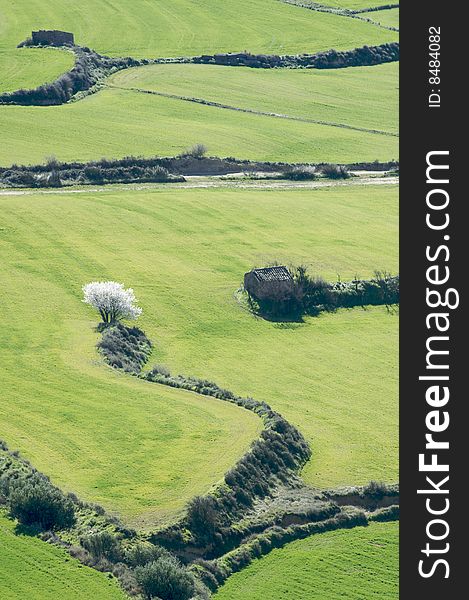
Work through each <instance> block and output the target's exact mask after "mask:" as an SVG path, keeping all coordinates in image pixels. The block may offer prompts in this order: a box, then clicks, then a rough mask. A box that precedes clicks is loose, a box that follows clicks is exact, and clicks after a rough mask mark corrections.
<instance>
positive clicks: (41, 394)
mask: <svg viewBox="0 0 469 600" xmlns="http://www.w3.org/2000/svg"><path fill="white" fill-rule="evenodd" d="M0 205H1V206H0V208H1V212H2V229H1V230H0V255H1V260H0V265H2V266H1V267H0V269H1V273H2V281H3V282H4V283H3V286H2V291H1V296H2V299H1V301H2V306H3V315H4V323H5V326H4V327H3V329H2V333H1V336H0V337H1V344H0V347H1V349H2V350H1V359H0V360H1V362H2V365H3V368H2V379H3V382H2V384H1V385H2V389H4V390H6V392H5V394H4V398H3V402H2V404H1V407H0V428H1V429H2V431H3V432H4V433H3V435H4V437H5V438H6V440H7V442H8V443H9V444H10V446H11V447H12V448H19V449H20V450H21V451H22V452H23V453H24V454H25V456H26V457H27V458H29V459H31V461H32V462H33V464H34V465H35V466H36V467H38V468H39V469H41V470H43V471H45V472H46V473H48V474H50V475H51V476H52V478H53V480H54V481H55V482H56V483H58V484H60V485H62V486H63V487H64V488H66V489H72V490H74V491H76V492H78V493H79V494H80V495H82V496H84V497H85V498H89V499H94V500H97V501H100V502H102V503H103V504H104V505H105V506H108V507H110V508H112V509H114V510H118V511H120V512H121V513H123V514H124V515H126V516H127V517H128V518H129V519H134V520H136V519H137V517H138V516H140V522H141V523H146V522H150V521H151V520H152V519H154V520H158V519H160V520H161V519H163V518H165V517H169V516H171V515H174V514H176V513H177V512H178V510H180V509H181V507H182V505H183V504H184V502H185V501H186V500H187V499H188V498H189V497H191V496H193V495H194V494H196V493H200V492H202V491H204V490H206V489H207V487H208V486H209V484H210V483H214V482H216V481H217V479H219V478H220V476H221V475H222V473H223V472H224V471H226V470H227V468H228V467H229V466H230V465H231V464H233V462H234V460H235V459H236V457H237V456H239V455H240V454H241V452H242V451H243V450H244V449H245V448H246V446H247V444H248V442H249V440H250V439H253V438H254V437H255V435H256V432H257V431H258V427H259V425H260V422H259V420H258V419H256V418H255V417H254V416H252V415H251V414H250V413H248V412H244V411H242V410H240V409H238V408H237V407H233V406H231V405H227V404H224V403H223V402H220V401H218V400H209V399H200V398H198V397H197V396H195V395H193V394H190V393H185V392H181V391H177V390H171V389H167V388H164V387H159V386H156V385H154V384H146V383H144V382H141V381H137V380H135V379H132V378H130V377H128V376H121V375H119V374H117V373H114V372H112V371H111V370H109V369H106V368H105V367H103V366H101V365H100V364H98V361H97V356H96V354H95V351H94V343H95V341H96V339H97V335H96V334H95V333H94V332H93V329H92V326H93V319H94V315H93V314H92V313H91V312H90V310H89V308H88V307H86V306H85V305H84V304H82V303H81V301H80V300H81V291H80V288H81V286H82V285H83V284H84V283H86V282H87V281H90V280H93V279H96V278H105V279H116V280H118V281H123V282H124V283H125V284H127V285H131V286H133V287H134V288H135V290H136V293H137V297H138V298H139V299H140V302H141V305H142V307H143V308H144V316H143V318H142V319H141V326H142V327H143V328H144V329H145V330H146V331H147V332H148V334H149V335H150V336H151V337H152V339H153V340H154V341H155V342H156V347H155V349H154V356H153V359H152V360H153V361H154V362H162V363H165V364H166V365H168V366H169V367H170V369H171V370H172V371H173V372H181V373H184V374H188V375H196V376H200V377H206V378H210V379H213V380H215V381H216V382H218V383H219V384H220V385H222V386H225V387H228V388H230V389H232V390H233V391H235V392H237V393H241V394H252V395H253V396H254V397H255V398H258V399H263V400H266V401H268V402H270V403H271V404H272V405H273V406H274V407H275V408H277V409H278V410H280V411H281V412H282V413H283V414H284V415H285V416H286V417H287V418H288V419H290V420H291V421H292V422H293V423H295V424H296V425H298V426H299V427H300V428H301V429H302V431H303V432H304V433H305V435H306V436H307V437H308V439H309V440H310V441H311V443H312V446H313V450H314V453H313V459H312V461H311V463H309V464H308V465H307V467H306V469H305V477H306V479H307V481H308V482H310V483H312V484H314V485H318V486H333V485H338V484H343V483H353V484H358V483H364V482H366V481H368V480H369V479H372V478H374V479H384V480H387V481H393V480H395V479H396V476H397V317H396V315H394V314H388V313H387V312H386V310H385V309H384V308H377V309H373V310H366V311H364V310H361V309H357V310H351V311H340V312H338V313H336V314H328V315H323V316H321V317H320V318H311V319H308V320H307V321H306V322H305V323H303V324H285V325H282V324H274V323H268V322H266V321H263V320H257V319H255V318H253V317H252V316H251V315H250V314H249V313H247V312H245V311H244V310H243V309H242V308H241V306H240V305H239V304H238V303H237V301H236V300H235V298H234V292H235V290H236V289H237V287H238V286H239V283H240V281H241V280H242V276H243V273H244V272H245V271H246V270H248V269H250V268H251V267H252V266H253V265H255V264H257V265H262V264H265V262H267V261H271V260H279V261H282V262H287V263H288V262H295V263H310V264H312V265H313V269H314V271H315V272H317V273H320V274H322V275H324V276H325V277H327V278H332V279H334V278H335V277H336V274H337V273H340V274H341V276H342V278H344V279H347V278H351V277H353V276H354V275H355V274H359V275H361V276H363V277H367V276H369V275H371V274H372V272H373V270H374V269H375V268H386V269H389V270H393V271H394V272H395V271H396V269H397V189H396V188H395V187H392V186H376V187H370V186H368V187H353V188H352V187H350V188H347V187H342V188H340V187H339V188H331V189H322V190H298V191H263V190H260V191H246V190H237V191H234V190H230V189H223V190H221V189H211V190H205V189H202V190H177V189H173V190H170V189H168V190H163V191H141V192H135V191H134V192H126V191H113V190H111V189H109V190H108V191H103V192H101V193H84V194H81V193H80V194H74V193H72V192H70V193H64V194H58V195H53V194H52V195H51V194H40V193H37V194H33V195H30V196H17V197H14V196H3V197H0ZM364 224H366V227H365V226H364ZM272 232H275V234H274V235H272ZM286 349H288V351H286ZM279 356H282V361H281V366H279V364H278V360H279V359H278V357H279ZM274 374H275V375H274ZM273 375H274V376H273ZM90 416H92V418H90ZM222 448H223V451H222V450H221V449H222ZM377 448H379V452H377Z"/></svg>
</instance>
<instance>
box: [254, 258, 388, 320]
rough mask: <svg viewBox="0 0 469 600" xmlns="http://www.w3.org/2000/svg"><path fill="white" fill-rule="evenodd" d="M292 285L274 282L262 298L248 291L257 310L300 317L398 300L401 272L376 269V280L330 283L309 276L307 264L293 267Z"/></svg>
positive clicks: (270, 315) (265, 314)
mask: <svg viewBox="0 0 469 600" xmlns="http://www.w3.org/2000/svg"><path fill="white" fill-rule="evenodd" d="M290 274H291V276H292V283H291V286H290V287H288V288H287V287H280V286H277V285H276V284H275V283H272V284H271V285H270V286H269V288H268V289H267V287H264V289H263V297H262V298H259V297H256V296H255V295H253V294H252V293H251V294H249V295H248V296H249V303H250V306H251V309H252V310H253V311H254V312H257V313H259V314H260V315H262V316H263V317H264V318H268V319H269V318H272V319H279V318H288V319H293V320H300V319H301V318H302V316H303V315H317V314H319V313H320V312H321V311H334V310H336V309H338V308H352V307H354V306H367V305H373V306H379V305H386V306H391V305H394V304H398V303H399V275H396V276H392V275H391V274H390V273H388V272H386V271H375V276H374V278H373V279H370V280H366V279H358V278H357V279H355V280H353V281H349V282H342V281H337V282H335V283H329V282H327V281H326V280H324V279H323V278H322V277H319V276H314V275H310V274H309V273H308V269H307V267H305V266H298V267H290Z"/></svg>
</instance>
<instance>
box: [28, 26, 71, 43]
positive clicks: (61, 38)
mask: <svg viewBox="0 0 469 600" xmlns="http://www.w3.org/2000/svg"><path fill="white" fill-rule="evenodd" d="M32 42H33V44H34V45H35V46H40V45H42V46H66V45H68V46H74V45H75V40H74V37H73V33H68V32H67V31H58V30H56V29H54V30H50V31H49V30H45V29H41V30H39V31H33V33H32Z"/></svg>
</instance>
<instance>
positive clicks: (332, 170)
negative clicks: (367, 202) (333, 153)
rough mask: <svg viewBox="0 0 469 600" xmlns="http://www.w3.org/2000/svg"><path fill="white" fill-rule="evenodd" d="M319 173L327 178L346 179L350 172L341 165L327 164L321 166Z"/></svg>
mask: <svg viewBox="0 0 469 600" xmlns="http://www.w3.org/2000/svg"><path fill="white" fill-rule="evenodd" d="M321 173H322V174H323V176H324V177H327V178H328V179H348V178H349V177H350V172H349V170H348V169H347V167H344V166H343V165H334V164H327V165H322V166H321Z"/></svg>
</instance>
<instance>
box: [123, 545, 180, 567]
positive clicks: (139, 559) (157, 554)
mask: <svg viewBox="0 0 469 600" xmlns="http://www.w3.org/2000/svg"><path fill="white" fill-rule="evenodd" d="M168 556H172V555H171V554H170V552H168V550H166V549H165V548H163V547H162V546H157V545H154V544H149V543H148V544H146V543H142V542H139V543H138V544H136V545H135V546H133V548H131V549H130V550H128V551H127V552H126V554H125V560H126V562H127V563H128V564H129V565H130V566H132V567H143V566H144V565H146V564H148V563H150V562H155V561H157V560H159V559H160V558H163V557H168Z"/></svg>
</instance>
